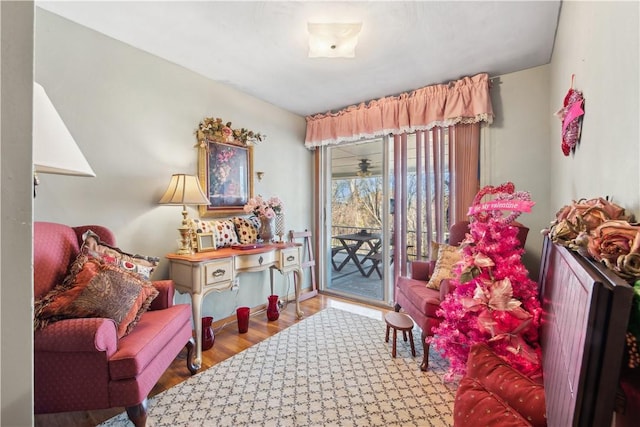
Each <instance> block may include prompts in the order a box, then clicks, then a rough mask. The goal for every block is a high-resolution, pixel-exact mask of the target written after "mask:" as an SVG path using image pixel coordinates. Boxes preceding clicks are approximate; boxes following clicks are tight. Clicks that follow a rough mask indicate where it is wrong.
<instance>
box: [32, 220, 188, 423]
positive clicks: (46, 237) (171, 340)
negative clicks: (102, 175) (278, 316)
mask: <svg viewBox="0 0 640 427" xmlns="http://www.w3.org/2000/svg"><path fill="white" fill-rule="evenodd" d="M88 229H91V230H92V231H93V232H95V233H96V234H97V235H98V236H99V237H100V239H101V240H102V241H103V242H104V243H106V244H108V245H115V239H114V236H113V234H112V233H111V232H110V231H109V230H108V229H107V228H105V227H101V226H96V225H91V226H82V227H68V226H66V225H62V224H55V223H47V222H36V223H35V224H34V296H35V298H36V299H39V298H40V297H42V296H44V295H46V294H47V293H48V292H49V291H50V290H51V289H53V288H54V287H55V286H56V285H58V284H61V283H62V281H63V279H64V278H65V276H66V275H67V274H68V267H69V265H70V264H71V263H72V262H73V261H74V260H75V258H76V256H77V255H78V253H79V250H80V246H81V244H82V235H83V233H84V232H85V231H87V230H88ZM153 285H154V287H155V288H156V289H157V290H158V291H159V294H158V296H157V297H156V298H155V299H154V300H153V302H152V304H151V306H150V308H149V310H148V311H147V312H145V313H144V314H143V315H142V317H141V318H140V320H139V321H138V323H137V324H136V326H135V327H134V328H133V330H132V331H131V332H130V333H129V334H128V335H125V336H123V337H122V338H120V339H118V338H117V336H118V335H117V329H116V324H115V322H114V321H113V320H112V319H105V318H77V319H65V320H59V321H57V322H54V323H51V324H49V325H48V326H47V327H45V328H44V329H39V330H37V331H35V332H34V382H35V384H34V399H35V402H34V408H35V409H34V410H35V413H36V414H41V413H54V412H67V411H79V410H95V409H105V408H112V407H125V408H126V411H127V413H128V415H129V418H130V419H131V421H132V422H133V423H134V424H135V425H136V426H144V425H145V423H146V418H147V395H148V394H149V392H150V391H151V389H152V388H153V386H154V385H155V384H156V382H157V381H158V379H159V378H160V376H161V375H162V374H163V373H164V371H165V370H166V369H167V368H168V367H169V365H170V364H171V362H172V361H173V360H174V359H175V358H176V356H177V355H178V353H180V351H181V350H182V349H183V348H184V347H185V345H186V346H187V349H188V352H187V353H188V354H187V368H188V369H189V371H190V372H191V373H192V374H194V373H195V372H196V370H197V368H196V367H195V366H194V365H193V362H192V361H193V349H194V344H195V343H194V340H193V337H192V326H191V309H190V307H189V305H187V304H179V305H174V304H173V295H174V289H173V282H172V281H170V280H162V281H156V282H153Z"/></svg>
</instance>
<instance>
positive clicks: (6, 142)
mask: <svg viewBox="0 0 640 427" xmlns="http://www.w3.org/2000/svg"><path fill="white" fill-rule="evenodd" d="M0 19H1V20H0V22H1V24H0V34H1V37H2V39H1V40H0V54H1V56H0V77H1V79H0V80H1V84H0V89H1V90H0V95H1V96H0V99H1V102H2V104H1V107H0V113H1V114H0V117H1V119H2V123H1V126H0V130H1V133H0V165H1V166H0V183H1V184H2V192H1V194H0V213H1V215H0V242H1V245H0V305H1V308H0V406H1V407H2V412H1V414H0V425H2V426H8V427H14V426H29V425H32V424H33V415H32V411H33V410H32V408H33V403H32V402H33V396H32V393H33V390H32V384H33V372H32V371H33V369H32V365H33V363H32V360H33V340H32V339H31V336H32V334H33V332H32V331H33V329H32V324H33V285H32V283H33V270H32V263H31V258H32V257H31V254H32V252H33V249H32V236H33V234H32V226H31V213H32V204H33V193H32V183H33V175H32V172H31V170H32V169H31V164H32V160H31V158H32V156H31V133H32V126H31V123H32V119H31V104H32V101H31V100H32V91H33V55H31V52H32V51H33V2H29V1H23V2H0Z"/></svg>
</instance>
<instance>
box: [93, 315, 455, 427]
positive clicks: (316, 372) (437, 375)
mask: <svg viewBox="0 0 640 427" xmlns="http://www.w3.org/2000/svg"><path fill="white" fill-rule="evenodd" d="M384 334H385V324H384V322H381V321H379V320H375V319H371V318H369V317H364V316H361V315H358V314H353V313H350V312H347V311H343V310H339V309H335V308H328V309H325V310H323V311H321V312H319V313H317V314H315V315H313V316H310V317H308V318H305V319H303V320H301V321H300V322H299V323H296V324H295V325H293V326H291V327H289V328H287V329H285V330H284V331H282V332H280V333H278V334H276V335H274V336H272V337H270V338H268V339H267V340H265V341H262V342H261V343H259V344H256V345H254V346H252V347H250V348H248V349H247V350H244V351H243V352H241V353H238V354H237V355H235V356H233V357H232V358H230V359H227V360H225V361H223V362H221V363H219V364H217V365H215V366H213V367H211V368H210V369H208V370H206V371H203V372H201V373H199V374H197V375H194V376H193V377H191V378H189V379H188V380H186V381H184V382H182V383H180V384H178V385H176V386H174V387H172V388H170V389H168V390H166V391H164V392H162V393H160V394H158V395H157V396H155V397H153V398H151V399H149V418H148V421H147V425H148V426H154V427H160V426H171V427H176V426H216V427H221V426H326V425H330V426H450V425H452V423H453V417H452V408H453V401H454V395H455V389H456V386H457V385H456V384H452V383H445V382H444V381H443V379H442V378H443V376H444V374H445V371H446V368H447V363H446V362H445V361H443V359H442V358H441V357H440V356H439V355H438V354H437V353H434V352H431V354H430V358H429V359H430V360H429V371H428V372H421V371H420V368H419V365H420V361H421V360H422V354H421V351H422V345H421V344H420V342H419V341H420V340H419V338H420V331H419V330H418V329H417V328H414V337H416V338H417V339H416V352H417V353H418V354H417V355H416V357H412V356H411V349H410V347H409V343H408V342H406V343H405V342H404V341H403V340H402V335H401V334H399V336H398V354H397V357H396V358H395V359H393V358H392V357H391V347H390V346H391V343H388V344H387V343H385V342H384ZM129 425H132V424H131V423H130V422H129V421H128V419H127V416H126V413H122V414H120V415H118V416H117V417H114V418H112V419H110V420H107V421H105V422H104V423H103V424H101V426H103V427H113V426H129Z"/></svg>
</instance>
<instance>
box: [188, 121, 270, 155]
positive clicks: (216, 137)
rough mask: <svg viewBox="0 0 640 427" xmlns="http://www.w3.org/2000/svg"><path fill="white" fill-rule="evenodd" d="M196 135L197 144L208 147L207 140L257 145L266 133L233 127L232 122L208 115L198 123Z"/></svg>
mask: <svg viewBox="0 0 640 427" xmlns="http://www.w3.org/2000/svg"><path fill="white" fill-rule="evenodd" d="M196 137H197V139H198V144H197V146H198V147H201V148H206V147H207V141H211V142H221V143H225V144H233V145H241V146H247V145H255V144H257V143H259V142H262V141H263V140H264V139H265V138H266V135H262V134H261V133H259V132H253V131H251V130H249V129H245V128H239V129H233V127H232V125H231V122H226V123H225V122H223V120H222V119H221V118H215V119H214V118H213V117H206V118H205V119H203V120H202V121H201V122H200V124H198V130H196Z"/></svg>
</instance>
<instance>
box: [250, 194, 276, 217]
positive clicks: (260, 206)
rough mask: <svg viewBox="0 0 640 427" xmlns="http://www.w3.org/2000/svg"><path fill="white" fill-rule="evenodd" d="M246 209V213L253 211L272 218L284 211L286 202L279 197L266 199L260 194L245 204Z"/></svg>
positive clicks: (258, 214)
mask: <svg viewBox="0 0 640 427" xmlns="http://www.w3.org/2000/svg"><path fill="white" fill-rule="evenodd" d="M244 211H245V212H246V213H253V214H254V215H256V216H259V217H266V218H269V219H271V218H275V216H276V215H278V214H280V213H284V204H283V203H282V200H280V198H279V197H271V198H270V199H264V198H263V197H262V196H260V195H259V196H257V197H252V198H250V199H249V202H248V203H247V204H246V205H244Z"/></svg>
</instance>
